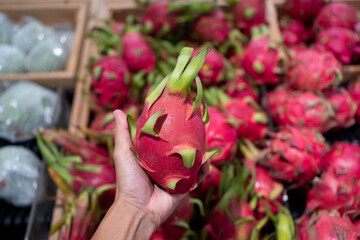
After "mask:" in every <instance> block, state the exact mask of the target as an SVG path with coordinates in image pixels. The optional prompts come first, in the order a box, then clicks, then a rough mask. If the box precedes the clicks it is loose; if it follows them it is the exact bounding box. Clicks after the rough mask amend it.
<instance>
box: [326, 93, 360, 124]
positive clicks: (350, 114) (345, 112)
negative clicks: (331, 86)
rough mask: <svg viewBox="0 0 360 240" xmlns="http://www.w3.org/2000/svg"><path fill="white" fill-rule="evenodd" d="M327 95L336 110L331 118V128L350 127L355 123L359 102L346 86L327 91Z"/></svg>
mask: <svg viewBox="0 0 360 240" xmlns="http://www.w3.org/2000/svg"><path fill="white" fill-rule="evenodd" d="M326 97H327V99H328V101H329V102H330V104H331V106H332V107H333V109H334V111H335V115H334V116H333V117H332V118H331V120H330V123H329V127H328V128H329V129H330V128H334V129H341V128H348V127H350V126H352V125H354V124H355V114H356V111H357V104H356V102H355V101H354V99H353V98H352V97H351V95H350V94H349V92H348V91H347V90H345V89H344V88H341V89H339V90H337V91H336V90H331V91H328V92H326Z"/></svg>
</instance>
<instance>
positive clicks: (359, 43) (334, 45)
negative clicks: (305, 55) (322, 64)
mask: <svg viewBox="0 0 360 240" xmlns="http://www.w3.org/2000/svg"><path fill="white" fill-rule="evenodd" d="M316 45H317V46H319V47H322V48H324V49H325V50H327V51H329V52H332V53H333V54H334V55H335V57H336V58H337V59H338V60H339V61H340V62H342V63H343V64H350V63H351V62H352V61H353V60H354V59H358V58H359V56H360V39H359V36H358V35H357V33H356V32H354V31H352V30H350V29H347V28H340V27H331V28H328V29H325V30H323V31H321V32H320V34H319V36H318V37H317V42H316Z"/></svg>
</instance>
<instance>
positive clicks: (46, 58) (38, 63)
mask: <svg viewBox="0 0 360 240" xmlns="http://www.w3.org/2000/svg"><path fill="white" fill-rule="evenodd" d="M68 57H69V52H68V51H67V49H66V48H65V47H64V45H62V44H61V42H60V41H59V39H58V37H57V36H54V37H51V38H48V39H46V40H45V41H42V42H40V43H39V44H37V45H36V46H35V47H34V48H33V49H32V50H31V51H30V53H29V55H28V56H27V57H26V60H25V66H26V69H27V70H28V71H29V72H52V71H60V70H63V69H64V68H65V64H66V61H67V59H68Z"/></svg>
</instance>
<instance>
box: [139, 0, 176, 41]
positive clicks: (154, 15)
mask: <svg viewBox="0 0 360 240" xmlns="http://www.w3.org/2000/svg"><path fill="white" fill-rule="evenodd" d="M169 4H170V2H169V1H168V0H161V1H156V2H152V3H151V4H150V5H149V7H148V8H147V9H146V11H145V13H144V15H143V16H142V19H141V24H142V25H143V26H144V27H145V28H149V29H150V33H151V34H153V35H157V34H159V33H162V32H167V31H173V30H175V29H176V28H177V27H178V26H179V24H178V23H177V22H176V17H177V13H176V12H172V13H170V12H169Z"/></svg>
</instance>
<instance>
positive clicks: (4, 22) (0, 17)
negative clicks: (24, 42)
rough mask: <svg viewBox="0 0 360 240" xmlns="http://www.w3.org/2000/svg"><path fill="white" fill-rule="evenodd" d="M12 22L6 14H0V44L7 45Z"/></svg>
mask: <svg viewBox="0 0 360 240" xmlns="http://www.w3.org/2000/svg"><path fill="white" fill-rule="evenodd" d="M11 35H12V22H11V20H10V19H9V18H8V17H7V16H6V14H4V13H2V12H0V44H1V43H5V44H8V43H10V41H11Z"/></svg>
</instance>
